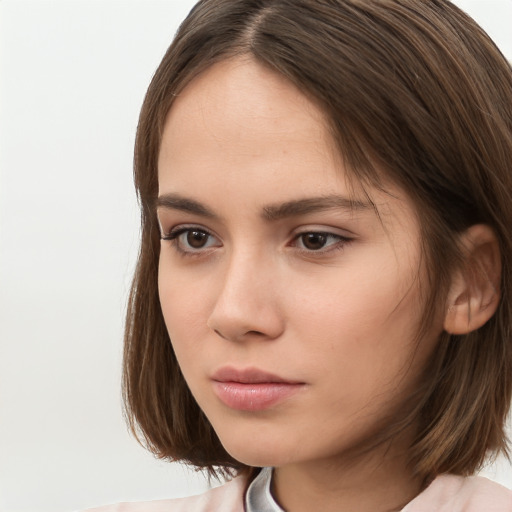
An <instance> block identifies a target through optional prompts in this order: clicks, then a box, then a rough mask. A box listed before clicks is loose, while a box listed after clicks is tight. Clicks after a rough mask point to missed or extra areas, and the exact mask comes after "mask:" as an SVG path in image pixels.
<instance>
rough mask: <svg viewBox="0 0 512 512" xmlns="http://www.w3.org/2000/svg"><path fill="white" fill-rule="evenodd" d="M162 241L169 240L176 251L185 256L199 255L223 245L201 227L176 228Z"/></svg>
mask: <svg viewBox="0 0 512 512" xmlns="http://www.w3.org/2000/svg"><path fill="white" fill-rule="evenodd" d="M162 240H169V241H170V242H172V244H173V245H174V247H175V248H176V250H178V251H179V252H181V253H185V254H192V253H198V252H201V251H204V250H205V249H210V248H211V247H220V245H221V243H220V241H219V240H218V239H217V238H216V237H215V236H213V235H212V234H211V233H210V232H209V231H207V230H205V229H204V228H200V227H181V228H180V227H178V228H175V229H173V230H171V232H170V233H169V234H168V235H164V236H163V237H162Z"/></svg>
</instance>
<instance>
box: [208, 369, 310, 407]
mask: <svg viewBox="0 0 512 512" xmlns="http://www.w3.org/2000/svg"><path fill="white" fill-rule="evenodd" d="M212 383H213V390H214V392H215V394H216V395H217V397H218V398H219V399H220V400H221V401H222V402H223V403H224V404H225V405H227V406H228V407H229V408H231V409H236V410H240V411H262V410H265V409H268V408H271V407H273V406H276V405H277V404H279V403H280V402H283V401H284V400H286V399H288V398H290V397H291V396H292V395H294V394H296V393H297V392H299V391H300V390H301V389H302V388H303V387H304V386H305V383H303V382H298V381H291V380H288V379H285V378H282V377H280V376H278V375H274V374H272V373H268V372H265V371H262V370H259V369H256V368H247V369H236V368H232V367H224V368H221V369H220V370H218V371H217V372H215V374H214V375H213V376H212Z"/></svg>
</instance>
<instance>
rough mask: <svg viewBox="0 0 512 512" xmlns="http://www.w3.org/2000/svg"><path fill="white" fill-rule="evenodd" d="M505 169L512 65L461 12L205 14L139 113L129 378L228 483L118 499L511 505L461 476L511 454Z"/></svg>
mask: <svg viewBox="0 0 512 512" xmlns="http://www.w3.org/2000/svg"><path fill="white" fill-rule="evenodd" d="M511 161H512V71H511V68H510V66H509V64H508V63H507V62H506V60H505V59H504V58H503V56H502V55H501V54H500V52H499V51H498V50H497V49H496V47H495V46H494V44H493V43H492V42H491V41H490V40H489V38H488V37H487V36H486V35H485V33H484V32H483V31H482V30H481V29H480V28H479V27H478V26H477V25H476V24H475V23H474V22H473V21H472V20H471V19H470V18H468V17H467V16H466V15H464V14H463V13H462V12H461V11H460V10H458V9H457V8H456V7H455V6H453V5H452V4H451V3H450V2H448V1H443V0H432V1H429V2H424V1H420V0H394V1H391V0H389V1H387V0H386V1H383V0H344V1H341V0H324V1H322V0H299V1H295V0H294V1H290V0H254V1H251V0H204V1H201V2H199V3H198V4H197V6H196V7H195V8H194V9H193V10H192V12H191V13H190V15H189V16H188V18H187V19H186V20H185V21H184V23H183V24H182V26H181V27H180V29H179V31H178V34H177V36H176V38H175V40H174V42H173V43H172V45H171V47H170V48H169V50H168V52H167V54H166V55H165V57H164V59H163V61H162V63H161V64H160V67H159V68H158V70H157V72H156V74H155V76H154V78H153V80H152V83H151V85H150V87H149V90H148V93H147V96H146V99H145V102H144V106H143V108H142V112H141V117H140V123H139V128H138V134H137V142H136V148H135V182H136V187H137V190H138V193H139V196H140V200H141V206H142V228H143V229H142V246H141V252H140V256H139V263H138V267H137V271H136V275H135V278H134V283H133V288H132V294H131V300H130V305H129V310H128V317H127V327H126V338H125V369H124V382H125V388H124V389H125V400H126V405H127V411H128V417H129V420H130V424H131V427H132V429H133V431H134V432H135V433H136V434H137V435H138V437H139V439H141V440H142V441H143V442H144V443H145V444H146V445H147V446H148V447H149V449H150V450H152V451H153V452H154V453H155V454H157V455H158V456H159V457H162V458H168V459H170V460H181V461H184V462H187V463H190V464H192V465H194V466H196V467H198V468H201V469H205V470H207V471H209V472H210V473H212V474H221V475H228V476H230V477H234V478H233V480H232V481H231V482H229V483H228V484H225V485H224V486H222V487H219V488H217V489H214V490H213V491H210V492H209V493H207V494H206V495H203V496H201V497H194V498H187V499H184V500H183V499H182V500H174V501H173V500H171V501H166V502H154V503H152V504H148V503H144V504H138V505H137V504H132V505H126V506H125V508H122V510H128V511H136V510H145V511H146V510H155V511H160V510H162V511H163V510H166V511H167V510H169V511H175V510H187V511H195V510H208V511H214V510H219V511H231V510H233V511H235V510H236V511H242V510H248V511H252V512H255V511H267V510H270V511H276V510H277V511H279V510H286V511H288V512H298V511H302V510H323V511H330V510H337V511H339V510H357V511H358V512H365V511H367V510H368V511H383V512H384V511H390V510H403V511H407V512H416V511H418V512H419V511H426V510H428V511H430V510H432V511H439V510H446V511H448V510H449V511H451V512H453V511H455V512H457V511H477V510H478V511H480V510H485V511H494V510H496V511H498V510H499V511H504V510H505V511H508V510H512V493H511V492H510V491H508V490H507V489H505V488H503V487H500V486H499V485H497V484H494V483H492V482H490V481H488V480H485V479H483V478H478V477H471V475H472V474H474V473H475V472H476V471H477V470H478V468H479V467H481V465H482V464H483V463H484V461H485V460H486V458H487V457H488V456H490V455H492V454H496V453H499V452H506V446H507V444H506V436H505V433H504V424H505V419H506V416H507V412H508V410H509V406H510V401H511V392H512V339H511V325H512V323H511V307H512V306H511V302H510V298H509V295H510V291H511V290H512V266H511V265H512V260H511V258H512V239H511V234H510V226H511V225H512V173H511V168H510V162H511ZM260 468H263V469H260ZM116 510H117V509H116Z"/></svg>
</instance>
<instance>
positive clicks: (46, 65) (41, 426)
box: [0, 0, 512, 512]
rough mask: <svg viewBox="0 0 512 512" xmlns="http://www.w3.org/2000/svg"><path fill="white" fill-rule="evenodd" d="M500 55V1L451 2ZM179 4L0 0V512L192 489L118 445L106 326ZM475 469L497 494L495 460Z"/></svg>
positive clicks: (502, 476)
mask: <svg viewBox="0 0 512 512" xmlns="http://www.w3.org/2000/svg"><path fill="white" fill-rule="evenodd" d="M457 3H458V4H459V5H461V6H462V7H463V8H465V9H466V10H468V11H469V12H470V13H471V14H472V15H473V16H474V17H475V18H476V19H477V21H479V22H480V23H481V24H482V25H483V26H484V28H486V29H487V30H488V32H489V33H490V34H491V36H492V37H493V38H494V39H495V40H496V42H497V43H498V44H499V45H500V47H501V48H502V50H503V51H504V52H505V54H506V55H507V56H508V58H509V59H512V30H511V28H510V26H511V25H510V23H511V21H510V20H512V0H467V1H463V0H460V1H458V2H457ZM192 4H193V2H192V1H190V0H189V1H185V0H183V1H175V0H173V1H170V0H167V1H160V2H157V1H113V0H110V1H108V0H102V1H99V0H97V1H93V0H89V1H80V0H75V1H74V0H67V1H64V0H61V1H24V0H11V1H9V0H3V1H0V52H1V53H0V59H1V61H0V65H1V67H0V100H1V101H0V144H1V145H0V511H2V512H25V511H31V512H32V511H34V512H50V511H52V512H64V511H71V510H74V509H79V508H84V507H87V506H92V505H95V504H96V505H97V504H101V503H107V502H113V501H119V500H142V499H157V498H163V497H172V496H181V495H187V494H191V493H194V492H199V491H201V490H203V489H205V488H206V487H207V483H206V481H205V480H204V479H203V478H202V477H201V476H200V475H197V474H196V473H194V472H192V471H190V470H187V469H185V468H183V467H182V466H180V465H178V464H166V463H163V462H160V461H156V460H154V459H153V458H152V456H150V455H149V454H147V453H146V452H144V451H143V450H142V449H141V448H140V447H139V446H138V445H137V444H136V442H135V441H134V440H133V439H131V438H130V436H129V435H128V433H127V431H126V427H125V426H124V423H123V419H122V414H121V406H120V403H121V401H120V390H119V381H120V362H121V352H122V341H121V340H122V323H123V315H124V309H125V303H126V298H127V292H128V287H129V281H130V277H131V273H132V270H133V265H134V261H135V256H136V252H137V246H138V234H139V230H138V212H137V204H136V200H135V195H134V191H133V186H132V175H131V166H132V147H133V141H134V133H135V127H136V123H137V117H138V110H139V108H140V105H141V102H142V98H143V95H144V92H145V89H146V87H147V85H148V83H149V80H150V78H151V76H152V73H153V72H154V70H155V68H156V66H157V65H158V63H159V61H160V59H161V57H162V56H163V54H164V52H165V50H166V48H167V46H168V45H169V43H170V41H171V39H172V36H173V34H174V32H175V30H176V28H177V26H178V23H179V21H180V20H181V19H183V18H184V16H185V15H186V13H187V12H188V10H189V9H190V8H191V7H192ZM489 471H490V474H491V476H492V477H494V478H496V479H497V480H499V481H501V482H502V483H505V484H506V485H509V486H510V487H512V469H511V468H510V467H509V466H508V465H506V464H505V463H504V462H500V463H499V464H498V466H497V467H495V468H491V469H490V470H489Z"/></svg>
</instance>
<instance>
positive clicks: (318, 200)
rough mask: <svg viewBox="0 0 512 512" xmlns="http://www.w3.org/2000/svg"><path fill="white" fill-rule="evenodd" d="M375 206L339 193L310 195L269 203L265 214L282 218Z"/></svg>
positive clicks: (273, 218)
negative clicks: (279, 202)
mask: <svg viewBox="0 0 512 512" xmlns="http://www.w3.org/2000/svg"><path fill="white" fill-rule="evenodd" d="M370 208H372V209H373V206H372V205H371V204H370V203H369V202H368V203H366V202H363V201H359V200H357V199H350V198H348V197H344V196H339V195H329V196H320V197H308V198H306V199H297V200H294V201H287V202H286V203H282V204H277V205H269V206H265V207H264V208H263V216H264V217H265V219H267V220H280V219H283V218H287V217H293V216H297V215H306V214H308V213H316V212H321V211H326V210H348V211H355V210H368V209H370Z"/></svg>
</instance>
